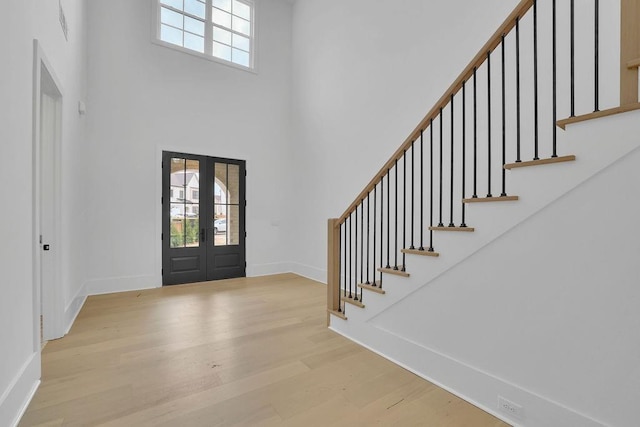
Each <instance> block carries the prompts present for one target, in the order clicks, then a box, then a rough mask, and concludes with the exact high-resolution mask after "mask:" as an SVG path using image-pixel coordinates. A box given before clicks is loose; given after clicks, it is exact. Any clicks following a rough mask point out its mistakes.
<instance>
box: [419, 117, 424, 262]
mask: <svg viewBox="0 0 640 427" xmlns="http://www.w3.org/2000/svg"><path fill="white" fill-rule="evenodd" d="M418 250H421V251H424V130H420V247H419V248H418Z"/></svg>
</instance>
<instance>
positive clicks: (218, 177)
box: [213, 163, 240, 246]
mask: <svg viewBox="0 0 640 427" xmlns="http://www.w3.org/2000/svg"><path fill="white" fill-rule="evenodd" d="M214 174H215V184H214V201H213V212H214V230H217V232H216V234H215V235H216V237H215V240H214V244H215V245H216V246H226V245H239V244H240V205H239V203H240V166H239V165H234V164H227V163H216V164H215V165H214Z"/></svg>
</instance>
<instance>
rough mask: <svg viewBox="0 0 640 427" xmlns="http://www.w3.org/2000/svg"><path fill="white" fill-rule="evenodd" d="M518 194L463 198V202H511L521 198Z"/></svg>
mask: <svg viewBox="0 0 640 427" xmlns="http://www.w3.org/2000/svg"><path fill="white" fill-rule="evenodd" d="M519 199H520V198H519V197H518V196H497V197H472V198H469V199H462V203H484V202H509V201H515V200H519Z"/></svg>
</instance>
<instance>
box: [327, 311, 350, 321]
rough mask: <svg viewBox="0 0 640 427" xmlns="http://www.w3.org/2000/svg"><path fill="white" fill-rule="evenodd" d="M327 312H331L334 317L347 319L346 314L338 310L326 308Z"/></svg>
mask: <svg viewBox="0 0 640 427" xmlns="http://www.w3.org/2000/svg"><path fill="white" fill-rule="evenodd" d="M327 311H328V312H329V314H333V315H334V316H336V317H339V318H341V319H342V320H347V316H345V315H344V313H342V312H339V311H337V310H327Z"/></svg>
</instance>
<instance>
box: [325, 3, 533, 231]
mask: <svg viewBox="0 0 640 427" xmlns="http://www.w3.org/2000/svg"><path fill="white" fill-rule="evenodd" d="M533 2H534V0H522V1H521V2H520V3H519V4H518V6H516V8H515V9H514V10H513V12H511V14H510V15H509V16H508V17H507V19H505V21H504V22H503V23H502V25H501V26H500V27H499V28H498V30H497V31H496V32H495V33H494V34H493V36H491V38H490V39H489V41H488V42H486V43H485V44H484V46H482V48H481V49H480V51H479V52H478V54H477V55H476V56H475V57H474V58H473V59H472V60H471V62H470V63H469V65H467V66H466V67H465V69H464V70H463V71H462V73H460V75H459V76H458V78H457V79H456V80H455V81H454V82H453V84H452V85H451V86H449V89H447V91H446V92H445V93H444V95H442V97H441V98H440V99H439V100H438V102H436V104H435V105H434V106H433V108H432V109H431V110H430V111H429V112H428V113H427V115H426V116H425V117H424V119H422V121H421V122H420V123H419V124H418V126H416V128H415V129H414V130H413V132H411V134H410V135H409V137H408V138H407V139H406V140H405V141H404V143H403V144H402V145H401V146H400V148H398V149H397V150H396V152H395V153H394V154H393V156H391V158H390V159H389V160H388V161H387V162H386V163H385V164H384V166H383V167H382V168H381V169H380V171H379V172H378V173H377V174H376V175H375V176H374V177H373V179H372V180H371V181H370V182H369V184H367V186H366V187H365V188H364V190H362V192H360V194H359V195H358V197H356V199H355V200H354V201H353V203H351V205H349V207H348V208H347V210H346V211H345V212H344V213H343V214H342V216H341V217H340V218H339V219H338V221H336V222H335V224H336V227H339V226H340V224H342V223H343V222H344V221H345V220H346V219H347V218H348V217H349V215H350V214H351V213H352V212H353V211H354V210H355V209H356V208H357V207H358V205H359V204H360V203H361V202H362V200H363V199H364V198H365V197H366V196H367V194H369V193H370V192H371V191H372V190H373V189H374V187H375V186H376V185H377V184H378V182H379V181H380V179H382V178H383V177H384V176H385V175H386V174H387V171H388V170H389V169H391V168H392V167H393V165H394V164H395V162H396V160H400V159H401V158H402V156H403V155H404V153H405V151H407V150H408V149H409V148H411V144H413V142H414V141H416V140H417V139H418V138H419V137H420V132H422V131H423V130H425V129H426V128H427V125H428V124H429V122H430V121H431V120H432V119H435V118H436V117H438V114H439V113H440V108H444V107H446V105H447V104H448V103H449V100H450V99H451V95H455V94H456V93H458V91H460V90H461V89H462V84H463V82H465V81H467V80H469V78H471V77H472V76H473V70H474V68H476V69H477V68H479V67H480V66H481V65H482V64H483V63H484V61H486V59H487V53H489V52H492V51H493V50H494V49H495V48H496V47H498V46H499V45H500V42H501V40H502V36H503V35H506V34H508V33H509V32H510V31H511V30H512V29H513V28H514V27H515V26H516V19H518V18H522V16H524V14H525V13H527V11H528V10H529V9H530V8H531V7H532V6H533Z"/></svg>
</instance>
